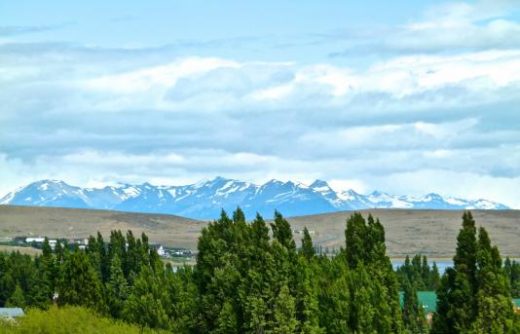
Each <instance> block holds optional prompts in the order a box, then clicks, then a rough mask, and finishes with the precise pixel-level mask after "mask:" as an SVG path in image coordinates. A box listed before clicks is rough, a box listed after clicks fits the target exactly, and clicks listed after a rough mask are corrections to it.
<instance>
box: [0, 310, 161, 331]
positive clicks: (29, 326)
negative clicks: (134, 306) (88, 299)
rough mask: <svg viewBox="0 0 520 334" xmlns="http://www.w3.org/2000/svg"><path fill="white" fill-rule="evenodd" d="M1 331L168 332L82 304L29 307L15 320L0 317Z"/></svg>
mask: <svg viewBox="0 0 520 334" xmlns="http://www.w3.org/2000/svg"><path fill="white" fill-rule="evenodd" d="M0 333H2V334H34V333H38V334H84V333H106V334H138V333H147V334H154V333H166V332H159V331H154V330H149V329H145V330H143V331H141V329H140V328H139V327H137V326H134V325H130V324H126V323H123V322H120V321H115V320H112V319H109V318H104V317H101V316H99V315H97V314H96V313H94V312H93V311H90V310H88V309H86V308H82V307H73V306H66V307H63V308H58V307H56V306H53V307H51V308H50V309H49V310H47V311H42V310H38V309H30V310H29V311H28V312H27V314H26V315H25V316H23V317H19V318H16V320H3V321H1V320H0Z"/></svg>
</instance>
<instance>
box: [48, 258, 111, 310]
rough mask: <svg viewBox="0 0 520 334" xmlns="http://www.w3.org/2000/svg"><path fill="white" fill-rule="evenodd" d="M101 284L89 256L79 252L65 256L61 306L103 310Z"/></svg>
mask: <svg viewBox="0 0 520 334" xmlns="http://www.w3.org/2000/svg"><path fill="white" fill-rule="evenodd" d="M101 294H102V293H101V283H100V281H99V276H98V275H97V273H96V271H95V270H94V268H92V266H91V264H90V262H89V260H88V257H87V255H86V254H85V253H84V252H82V251H79V250H75V251H73V252H72V253H71V254H70V255H65V259H64V263H63V268H62V275H61V280H60V284H59V299H58V300H59V302H60V304H71V305H84V306H87V307H92V308H96V309H103V305H101V302H102V298H101V297H102V295H101Z"/></svg>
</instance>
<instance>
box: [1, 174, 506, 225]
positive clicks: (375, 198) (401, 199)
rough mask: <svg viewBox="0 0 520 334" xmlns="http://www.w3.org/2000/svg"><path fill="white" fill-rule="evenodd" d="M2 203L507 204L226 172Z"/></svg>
mask: <svg viewBox="0 0 520 334" xmlns="http://www.w3.org/2000/svg"><path fill="white" fill-rule="evenodd" d="M0 204H13V205H31V206H51V207H68V208H92V209H112V210H121V211H133V212H149V213H166V214H176V215H181V216H185V217H190V218H195V219H213V218H215V217H217V216H218V215H219V213H220V211H221V209H224V210H227V211H232V210H234V209H235V208H236V207H237V206H240V207H241V208H242V209H243V210H244V212H245V213H246V216H247V217H248V218H252V217H254V215H255V214H256V212H259V213H260V214H262V215H264V216H266V217H271V216H272V215H273V212H274V210H279V211H280V212H282V213H283V214H284V215H286V216H297V215H307V214H317V213H327V212H334V211H340V210H361V209H368V208H410V209H448V210H451V209H486V210H503V209H508V207H507V206H505V205H503V204H500V203H495V202H492V201H487V200H484V199H479V200H464V199H460V198H453V197H443V196H440V195H438V194H433V193H431V194H427V195H425V196H421V197H413V196H395V195H390V194H387V193H384V192H379V191H374V192H372V193H370V194H368V195H363V194H359V193H357V192H355V191H354V190H347V191H343V192H337V191H335V190H333V189H332V188H331V187H330V186H329V185H328V183H327V182H325V181H322V180H316V181H314V182H313V183H312V184H311V185H309V186H307V185H304V184H301V183H294V182H291V181H288V182H282V181H278V180H271V181H268V182H266V183H265V184H262V185H256V184H253V183H249V182H243V181H238V180H232V179H226V178H223V177H217V178H215V179H213V180H206V181H200V182H198V183H195V184H189V185H183V186H154V185H151V184H149V183H144V184H140V185H130V184H119V185H117V186H106V187H104V188H80V187H75V186H71V185H68V184H66V183H65V182H63V181H56V180H42V181H38V182H34V183H31V184H29V185H28V186H26V187H23V188H20V189H18V190H16V191H13V192H11V193H9V194H7V195H6V196H5V197H4V198H2V199H1V200H0Z"/></svg>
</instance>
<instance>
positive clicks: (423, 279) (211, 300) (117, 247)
mask: <svg viewBox="0 0 520 334" xmlns="http://www.w3.org/2000/svg"><path fill="white" fill-rule="evenodd" d="M463 221H464V223H463V229H462V230H461V234H460V235H459V237H458V245H457V255H456V256H455V261H454V263H455V266H454V268H453V269H450V270H448V271H447V272H446V274H445V275H444V276H443V278H442V279H441V280H439V275H438V270H437V269H436V267H435V266H433V268H430V267H429V266H428V263H427V260H426V258H423V257H420V256H416V257H414V258H413V259H412V260H410V259H408V260H407V261H405V264H404V265H403V266H402V267H401V268H400V269H399V270H398V271H397V273H396V272H394V270H393V269H392V264H391V262H390V259H389V257H388V256H387V255H386V247H385V232H384V228H383V226H382V224H381V223H380V222H379V220H377V219H374V218H373V217H372V216H370V215H369V216H368V217H367V218H366V219H365V218H364V217H363V216H362V215H361V214H359V213H355V214H353V215H352V216H351V217H350V218H349V219H348V220H347V223H346V229H345V240H346V243H345V247H344V248H342V249H341V250H340V251H339V252H338V254H336V255H335V256H333V257H328V256H324V255H319V254H316V251H315V247H314V245H313V242H312V239H311V236H310V234H309V231H308V230H307V229H305V230H304V234H303V238H302V242H301V245H296V243H295V241H294V239H293V236H292V230H291V227H290V225H289V223H288V222H287V220H286V219H284V217H283V216H282V215H281V214H279V213H276V214H275V217H274V220H273V221H272V222H271V223H267V222H265V221H264V220H263V218H262V217H261V216H257V217H256V219H255V220H253V221H252V222H246V220H245V216H244V214H243V212H242V211H241V210H240V209H237V210H236V211H235V212H234V213H233V215H232V217H229V216H228V215H227V214H226V213H225V212H223V213H222V215H221V217H220V218H219V219H218V220H216V221H214V222H212V223H210V224H209V225H208V226H207V227H206V228H204V229H203V231H202V234H201V236H200V238H199V242H198V254H197V263H196V265H195V266H194V267H187V266H185V267H182V268H176V270H174V268H172V267H171V266H169V265H166V266H165V265H163V263H162V261H161V260H160V259H159V257H158V256H157V254H156V252H155V251H153V250H152V249H151V248H150V246H149V244H148V239H147V237H146V236H145V235H144V234H143V235H142V236H141V237H140V238H136V237H134V236H133V234H132V233H131V232H128V233H127V234H126V235H123V234H122V233H121V232H119V231H117V232H116V231H115V232H112V233H111V236H110V238H109V240H104V239H103V237H102V236H101V235H100V234H98V235H97V237H91V238H90V239H89V244H88V246H87V248H86V249H85V251H82V250H79V249H77V248H75V249H72V250H70V249H69V247H67V246H66V245H61V244H58V245H57V246H56V249H55V250H54V251H53V250H51V248H50V247H49V245H48V242H45V243H44V247H43V252H42V255H41V256H38V257H36V258H31V257H29V256H24V255H20V254H19V253H11V254H1V255H0V305H11V306H22V307H38V308H43V309H45V308H48V307H49V306H50V305H52V303H56V304H58V305H59V306H62V305H78V306H85V307H88V308H90V309H92V310H95V311H96V312H97V313H99V314H102V315H105V316H110V317H112V318H115V319H122V320H124V321H127V322H130V323H133V324H137V325H138V326H139V327H141V328H155V329H164V330H170V331H173V332H175V333H284V334H285V333H309V334H310V333H316V334H318V333H427V332H429V330H430V327H429V324H428V323H427V321H426V318H425V315H424V311H423V309H422V307H421V306H420V305H419V302H418V300H417V294H416V291H417V290H423V289H431V288H436V287H438V291H439V310H438V314H436V315H435V317H434V321H433V331H434V333H519V332H520V321H518V318H516V316H515V315H514V313H513V307H512V304H511V293H510V282H511V278H510V277H512V276H511V275H512V274H511V272H513V271H515V270H516V269H513V268H516V267H515V265H514V264H513V263H510V264H509V269H506V268H504V266H502V261H501V259H500V255H499V253H498V250H497V249H496V248H495V247H491V245H490V244H489V238H487V234H486V233H485V230H483V229H481V231H480V233H479V238H478V240H477V237H476V229H475V227H474V221H473V219H472V218H471V215H470V214H469V213H465V214H464V219H463ZM506 262H507V261H506ZM508 270H509V271H508ZM400 290H402V291H404V298H403V299H404V303H403V305H402V306H401V305H400V300H399V291H400ZM463 301H466V303H464V302H463ZM490 312H495V313H490ZM497 312H498V314H499V315H500V316H496V313H497ZM491 314H495V316H491ZM481 329H482V330H481Z"/></svg>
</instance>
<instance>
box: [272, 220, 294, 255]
mask: <svg viewBox="0 0 520 334" xmlns="http://www.w3.org/2000/svg"><path fill="white" fill-rule="evenodd" d="M271 228H272V230H273V237H274V238H275V239H276V240H278V242H279V243H280V244H281V245H282V246H284V247H285V248H287V249H288V250H289V251H294V250H296V244H295V242H294V239H293V236H292V230H291V226H290V225H289V222H288V221H287V220H286V219H285V218H284V217H283V216H282V214H281V213H280V212H278V211H275V213H274V223H272V224H271Z"/></svg>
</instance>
